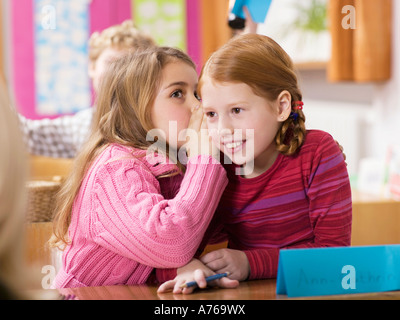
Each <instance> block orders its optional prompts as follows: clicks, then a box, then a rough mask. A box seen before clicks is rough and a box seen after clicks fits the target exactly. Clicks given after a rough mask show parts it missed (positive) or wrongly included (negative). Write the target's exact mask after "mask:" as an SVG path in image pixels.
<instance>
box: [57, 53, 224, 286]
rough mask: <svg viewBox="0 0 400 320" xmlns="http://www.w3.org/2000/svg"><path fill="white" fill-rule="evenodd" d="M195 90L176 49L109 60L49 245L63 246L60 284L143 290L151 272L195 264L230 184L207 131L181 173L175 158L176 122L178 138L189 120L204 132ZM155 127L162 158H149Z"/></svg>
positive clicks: (187, 62) (189, 68)
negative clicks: (172, 125)
mask: <svg viewBox="0 0 400 320" xmlns="http://www.w3.org/2000/svg"><path fill="white" fill-rule="evenodd" d="M196 90H197V74H196V69H195V65H194V63H193V62H192V60H191V59H190V58H189V57H188V56H187V55H186V54H185V53H183V52H181V51H180V50H177V49H172V48H155V49H151V50H147V51H144V52H141V53H139V52H137V53H136V54H135V53H134V54H132V53H130V54H127V55H124V56H123V57H121V58H119V59H117V60H116V61H113V62H111V63H110V66H109V68H108V69H107V71H106V72H105V73H104V75H103V79H102V82H101V86H100V90H99V96H98V100H97V109H98V110H97V111H96V114H95V119H94V127H93V130H92V133H91V136H90V138H89V141H88V142H87V143H86V144H85V145H84V147H83V149H82V151H81V152H80V154H79V156H78V158H77V159H76V160H75V168H74V170H72V173H71V175H70V177H69V178H68V180H67V181H66V183H65V186H64V187H63V190H62V191H61V195H60V199H59V200H60V201H59V204H58V206H57V208H56V210H55V212H56V216H55V218H54V236H53V238H52V239H51V244H52V245H53V246H59V245H61V246H65V250H64V252H63V258H62V259H63V267H62V269H61V270H60V272H59V273H58V274H57V276H56V279H55V287H57V288H63V287H79V286H106V285H129V284H142V283H145V282H146V281H147V280H148V277H149V275H150V273H151V272H152V270H153V268H171V267H179V266H183V265H185V264H187V263H188V262H189V261H190V260H191V259H192V257H193V256H194V254H195V252H196V249H197V248H198V246H199V244H200V242H201V240H202V238H203V236H204V232H205V231H206V229H207V227H208V225H209V222H210V221H211V218H212V215H213V214H214V212H215V209H216V207H217V205H218V202H219V200H220V197H221V195H222V192H223V190H224V189H225V186H226V184H227V177H226V171H225V169H224V168H223V166H222V165H221V163H220V162H219V161H218V160H216V159H215V158H218V157H217V156H216V155H215V154H217V155H218V149H215V150H216V152H215V150H214V152H213V149H212V148H210V141H209V140H210V139H209V137H208V135H207V134H205V136H203V138H204V137H205V139H200V148H196V143H195V141H194V140H193V142H191V141H192V139H191V141H190V142H188V143H187V144H186V147H187V148H188V150H189V157H188V162H187V166H186V168H185V174H184V175H183V166H182V165H181V164H180V163H177V164H174V163H173V161H169V160H171V159H172V158H173V157H172V153H171V152H170V151H171V150H172V151H173V152H174V150H175V151H176V150H178V148H180V147H182V146H183V143H184V142H182V141H180V140H179V141H175V140H176V139H174V136H176V133H174V132H170V130H169V129H170V127H169V125H170V122H175V123H177V130H178V132H181V131H182V130H184V129H186V128H187V126H188V124H189V119H191V128H192V129H195V130H196V131H198V130H200V127H201V123H202V122H203V121H202V120H203V118H204V116H203V113H202V111H201V108H199V105H200V102H199V100H198V97H197V93H196ZM196 107H197V108H196ZM191 110H194V112H193V114H194V116H192V118H191ZM154 128H157V129H159V130H161V131H162V132H164V134H165V138H163V137H162V135H159V136H158V140H157V142H160V141H161V140H163V139H164V140H165V142H166V148H165V150H164V152H163V155H162V156H164V161H163V157H162V156H161V155H160V154H159V153H158V154H156V153H151V152H147V151H148V150H149V148H150V147H151V146H152V145H153V141H149V140H148V137H147V133H148V132H149V131H150V130H152V129H154ZM150 140H151V139H150ZM200 149H201V151H199V150H200ZM159 151H160V150H159ZM213 155H214V156H213ZM170 156H171V158H170V159H169V157H170Z"/></svg>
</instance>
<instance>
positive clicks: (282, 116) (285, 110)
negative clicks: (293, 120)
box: [276, 90, 292, 122]
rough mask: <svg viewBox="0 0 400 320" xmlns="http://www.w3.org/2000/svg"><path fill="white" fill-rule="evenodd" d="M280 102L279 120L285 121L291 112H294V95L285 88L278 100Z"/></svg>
mask: <svg viewBox="0 0 400 320" xmlns="http://www.w3.org/2000/svg"><path fill="white" fill-rule="evenodd" d="M276 102H277V104H278V106H277V107H278V119H277V120H278V122H284V121H286V119H287V118H289V116H290V113H291V112H292V96H291V94H290V93H289V91H287V90H283V91H282V92H281V93H280V94H279V96H278V98H277V100H276Z"/></svg>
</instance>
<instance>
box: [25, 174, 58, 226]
mask: <svg viewBox="0 0 400 320" xmlns="http://www.w3.org/2000/svg"><path fill="white" fill-rule="evenodd" d="M61 182H62V181H61V177H53V179H52V180H32V181H28V182H27V188H28V208H27V209H28V212H27V221H28V222H48V221H52V219H53V213H54V212H53V211H54V207H55V202H56V201H55V200H56V195H57V193H58V191H59V190H60V188H61Z"/></svg>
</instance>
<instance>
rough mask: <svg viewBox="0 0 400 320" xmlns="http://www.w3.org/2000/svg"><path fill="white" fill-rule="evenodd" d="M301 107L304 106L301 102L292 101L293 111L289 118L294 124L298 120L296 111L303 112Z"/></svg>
mask: <svg viewBox="0 0 400 320" xmlns="http://www.w3.org/2000/svg"><path fill="white" fill-rule="evenodd" d="M303 106H304V103H303V101H293V102H292V108H293V110H294V111H292V112H291V113H290V118H292V119H293V121H294V122H296V121H297V119H298V118H299V114H298V113H297V112H296V111H297V110H303Z"/></svg>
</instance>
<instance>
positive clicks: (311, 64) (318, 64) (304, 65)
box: [294, 61, 328, 71]
mask: <svg viewBox="0 0 400 320" xmlns="http://www.w3.org/2000/svg"><path fill="white" fill-rule="evenodd" d="M294 66H295V68H296V69H297V70H299V71H302V70H325V69H326V68H327V66H328V62H327V61H305V62H295V63H294Z"/></svg>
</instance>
